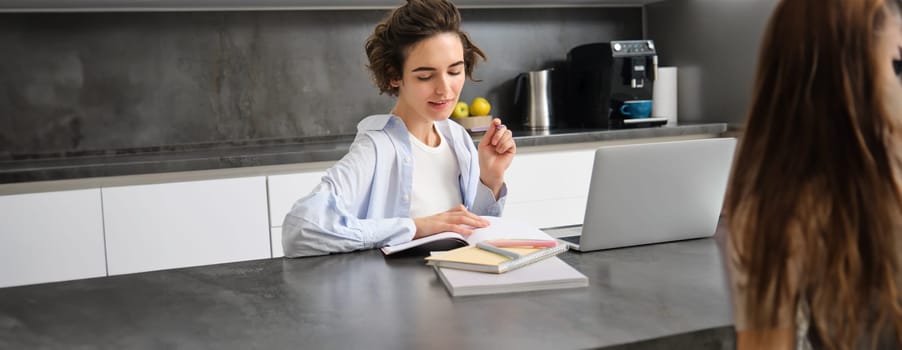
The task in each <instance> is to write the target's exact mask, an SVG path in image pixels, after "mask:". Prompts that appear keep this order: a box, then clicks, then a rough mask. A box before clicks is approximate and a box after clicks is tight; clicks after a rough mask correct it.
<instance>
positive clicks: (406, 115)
mask: <svg viewBox="0 0 902 350" xmlns="http://www.w3.org/2000/svg"><path fill="white" fill-rule="evenodd" d="M366 53H367V57H368V58H369V66H368V67H369V68H370V70H371V71H372V73H373V80H374V81H375V83H376V86H377V87H378V88H379V90H380V91H381V92H382V93H386V94H388V95H390V96H396V97H397V102H396V103H395V106H394V108H393V109H392V111H391V114H386V115H374V116H370V117H367V118H365V119H364V120H363V121H361V122H360V123H359V124H358V126H357V129H358V133H357V137H356V139H355V140H354V143H353V144H352V145H351V148H350V150H349V151H348V154H347V155H345V157H344V158H342V159H341V160H340V161H339V162H338V163H337V164H336V165H335V166H334V167H332V168H331V169H329V170H328V171H327V172H326V176H324V177H323V179H322V182H321V183H320V184H319V185H318V186H317V187H316V188H315V189H314V190H313V192H312V193H310V194H309V195H307V196H306V197H304V198H301V199H300V200H298V201H297V202H296V203H295V205H294V207H293V208H292V210H291V211H290V212H289V213H288V215H286V217H285V221H284V223H283V225H282V228H283V237H282V245H283V248H284V250H285V256H288V257H299V256H310V255H322V254H329V253H337V252H348V251H354V250H360V249H371V248H378V247H383V246H390V245H396V244H401V243H406V242H408V241H410V240H411V239H414V238H419V237H424V236H430V235H433V234H436V233H439V232H446V231H453V232H458V233H461V234H464V235H469V234H470V233H472V228H474V227H477V228H478V227H485V226H487V225H488V224H489V223H488V221H487V220H485V219H483V218H482V217H480V215H492V216H500V215H501V211H502V209H503V207H504V199H505V198H506V194H507V187H506V186H505V184H504V173H505V171H507V168H508V167H509V166H510V164H511V161H512V160H513V157H514V154H515V153H516V149H517V147H516V144H515V143H514V140H513V138H512V136H511V132H510V131H509V130H507V128H505V127H503V125H502V124H501V121H500V120H494V121H493V125H494V126H495V127H491V128H489V129H488V131H487V132H486V135H485V136H483V138H482V140H481V141H480V143H479V146H478V147H475V146H474V145H473V140H472V139H471V138H470V135H469V134H467V132H466V130H465V129H464V128H463V127H461V126H460V125H458V124H456V123H453V122H449V121H448V118H449V116H450V115H451V112H452V109H453V108H454V105H455V104H456V103H457V101H458V99H459V98H460V92H461V90H462V89H463V86H464V82H465V81H466V78H468V77H472V73H473V70H474V69H475V67H476V61H477V59H478V58H482V59H485V55H484V54H483V53H482V51H481V50H480V49H479V48H478V47H476V45H474V44H473V43H472V41H471V40H470V38H469V36H468V35H467V34H466V33H464V32H462V31H461V30H460V13H459V12H458V10H457V8H456V7H455V6H454V5H453V4H452V3H450V2H448V1H444V0H408V2H407V4H405V5H403V6H401V7H399V8H397V9H395V10H394V11H392V12H391V14H389V16H388V17H386V18H385V19H384V20H383V21H382V22H381V23H379V24H378V25H376V28H375V30H374V31H373V34H372V35H371V36H370V37H369V39H367V42H366Z"/></svg>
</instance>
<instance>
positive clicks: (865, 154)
mask: <svg viewBox="0 0 902 350" xmlns="http://www.w3.org/2000/svg"><path fill="white" fill-rule="evenodd" d="M900 7H902V4H900V1H899V0H828V1H825V0H783V1H781V2H780V3H779V4H778V5H777V8H776V10H775V12H774V13H773V15H772V17H771V19H770V23H769V25H768V28H767V31H766V33H765V37H764V41H763V45H762V47H761V56H760V58H759V63H758V75H757V81H756V84H755V87H754V96H753V101H752V106H751V110H750V113H749V117H748V120H747V122H746V129H745V131H744V134H743V137H742V142H741V146H740V149H739V151H738V154H737V157H736V160H735V163H734V169H733V173H732V176H731V181H730V189H729V195H728V198H729V199H728V200H727V203H726V208H725V210H726V212H727V213H728V217H729V222H730V232H731V236H730V242H729V243H728V245H727V247H728V250H729V254H728V256H729V257H730V259H729V261H728V263H729V265H728V266H729V267H730V270H731V271H730V272H731V282H732V283H731V285H732V288H733V296H734V298H733V299H734V306H735V316H736V329H737V345H738V348H740V349H747V348H764V349H788V348H792V347H799V348H803V347H807V346H809V345H813V346H814V347H815V348H827V349H852V348H875V347H876V348H894V349H898V348H899V346H900V344H902V341H900V336H902V308H900V289H899V286H900V276H902V271H900V258H899V256H900V252H902V250H900V247H902V239H900V234H902V195H900V186H899V184H900V182H899V179H900V175H902V174H900V170H902V168H900V165H902V162H900V160H902V153H900V152H902V149H900V148H899V141H900V136H902V135H900V133H902V84H900V80H899V78H898V75H897V74H898V72H896V71H895V70H894V67H896V66H898V60H900V58H902V57H900V47H902V20H900Z"/></svg>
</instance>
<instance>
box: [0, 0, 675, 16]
mask: <svg viewBox="0 0 902 350" xmlns="http://www.w3.org/2000/svg"><path fill="white" fill-rule="evenodd" d="M660 1H663V0H561V1H554V0H457V1H455V2H454V3H455V4H456V5H457V6H458V7H460V8H462V9H467V8H470V9H473V8H566V7H640V6H644V5H646V4H650V3H655V2H660ZM402 3H403V1H401V0H0V13H17V12H163V11H276V10H378V9H390V8H394V7H397V6H398V5H400V4H402Z"/></svg>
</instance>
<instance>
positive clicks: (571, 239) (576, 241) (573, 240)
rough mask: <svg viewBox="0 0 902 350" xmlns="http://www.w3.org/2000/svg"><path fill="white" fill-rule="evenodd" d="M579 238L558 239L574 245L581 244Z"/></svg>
mask: <svg viewBox="0 0 902 350" xmlns="http://www.w3.org/2000/svg"><path fill="white" fill-rule="evenodd" d="M579 237H580V236H567V237H558V238H557V239H559V240H562V241H567V242H570V243H573V244H579Z"/></svg>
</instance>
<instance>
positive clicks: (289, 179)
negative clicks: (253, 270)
mask: <svg viewBox="0 0 902 350" xmlns="http://www.w3.org/2000/svg"><path fill="white" fill-rule="evenodd" d="M325 174H326V172H325V171H324V170H315V171H309V172H303V173H297V174H288V175H274V176H270V177H269V186H268V187H269V222H270V226H271V228H270V234H271V237H272V238H271V240H272V256H273V257H274V258H276V257H282V256H285V253H284V252H283V251H282V221H284V220H285V214H288V212H289V211H290V210H291V207H292V206H293V205H294V202H296V201H297V200H298V199H300V198H301V197H304V196H306V195H308V194H309V193H310V191H311V190H313V188H314V187H316V185H318V184H319V183H320V181H321V179H322V177H323V175H325Z"/></svg>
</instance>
